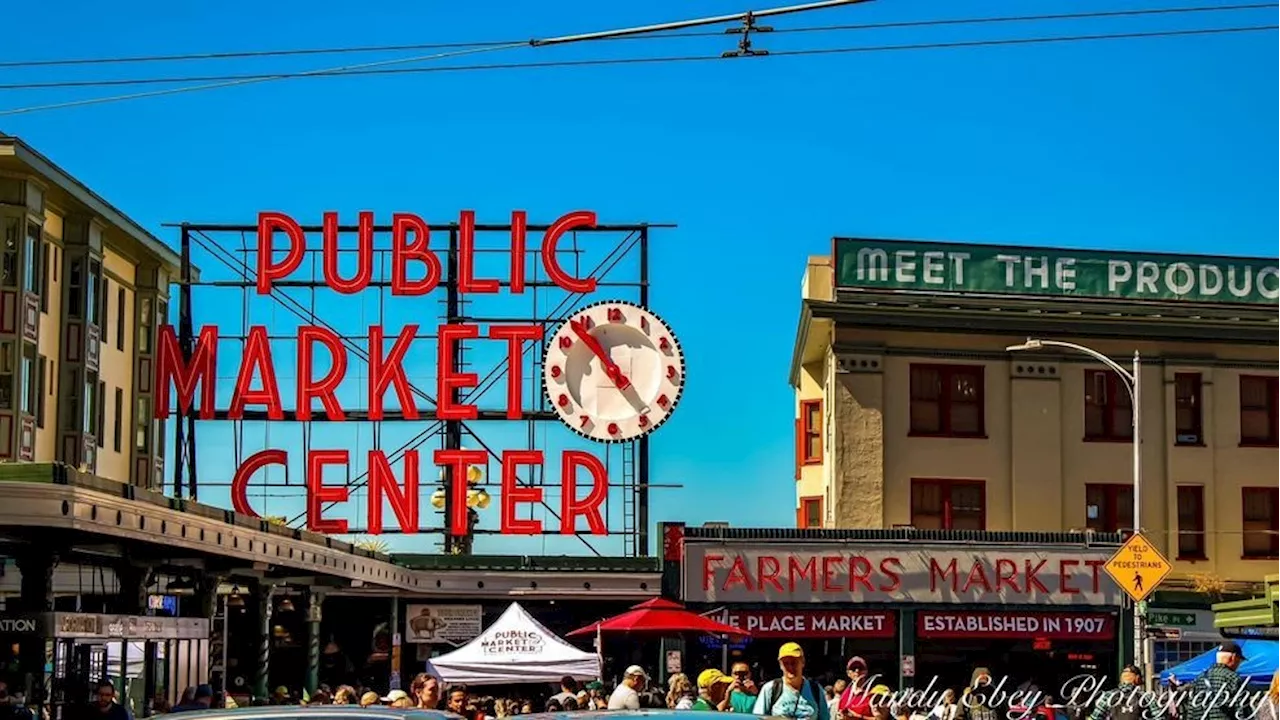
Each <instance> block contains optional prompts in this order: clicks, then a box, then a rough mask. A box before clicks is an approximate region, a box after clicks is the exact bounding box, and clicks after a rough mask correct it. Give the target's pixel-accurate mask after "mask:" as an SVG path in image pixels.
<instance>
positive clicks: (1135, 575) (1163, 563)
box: [1102, 533, 1173, 602]
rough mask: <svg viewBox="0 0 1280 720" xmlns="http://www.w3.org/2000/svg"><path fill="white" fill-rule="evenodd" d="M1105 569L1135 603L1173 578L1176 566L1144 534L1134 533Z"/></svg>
mask: <svg viewBox="0 0 1280 720" xmlns="http://www.w3.org/2000/svg"><path fill="white" fill-rule="evenodd" d="M1102 569H1103V570H1106V571H1107V574H1108V575H1110V576H1111V579H1112V580H1115V581H1116V584H1117V585H1119V586H1120V589H1121V590H1124V591H1125V592H1126V593H1127V594H1128V595H1129V597H1131V598H1133V601H1134V602H1142V601H1143V600H1144V599H1146V597H1147V596H1148V595H1150V594H1151V593H1152V592H1154V591H1155V589H1156V587H1157V586H1159V585H1160V581H1161V580H1164V579H1165V577H1167V576H1168V575H1169V571H1170V570H1172V569H1173V566H1172V565H1170V564H1169V561H1168V560H1166V559H1165V558H1164V555H1161V554H1160V551H1159V550H1157V549H1156V548H1155V546H1154V545H1152V544H1151V543H1150V542H1148V541H1147V539H1146V538H1145V537H1143V536H1142V533H1134V534H1133V536H1131V537H1130V538H1129V540H1128V541H1127V542H1126V543H1125V544H1124V545H1123V546H1122V547H1121V548H1120V549H1119V550H1117V551H1116V554H1115V555H1112V556H1111V559H1110V560H1108V561H1107V564H1106V565H1103V566H1102Z"/></svg>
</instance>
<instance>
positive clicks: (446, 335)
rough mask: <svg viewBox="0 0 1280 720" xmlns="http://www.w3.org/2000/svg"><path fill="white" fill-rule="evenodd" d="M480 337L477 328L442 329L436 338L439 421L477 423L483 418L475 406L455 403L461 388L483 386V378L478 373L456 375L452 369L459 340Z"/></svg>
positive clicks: (437, 413) (446, 326) (442, 327)
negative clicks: (454, 348)
mask: <svg viewBox="0 0 1280 720" xmlns="http://www.w3.org/2000/svg"><path fill="white" fill-rule="evenodd" d="M478 337H480V327H479V326H478V325H441V326H440V331H439V334H438V335H437V336H436V347H437V348H439V350H440V358H439V364H438V365H436V385H437V387H436V419H437V420H475V419H476V418H477V417H479V416H480V411H479V410H478V409H477V408H476V406H475V405H465V404H462V405H460V404H457V403H456V402H455V395H456V391H457V390H458V389H459V388H464V387H475V386H476V385H477V384H479V383H480V377H479V376H478V375H476V374H475V373H463V372H457V371H456V370H454V369H453V344H454V343H455V342H457V341H459V340H470V339H473V338H478Z"/></svg>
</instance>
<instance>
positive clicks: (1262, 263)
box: [835, 238, 1280, 305]
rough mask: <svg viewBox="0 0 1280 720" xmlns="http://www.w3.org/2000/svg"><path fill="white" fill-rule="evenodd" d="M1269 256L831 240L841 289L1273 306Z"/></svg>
mask: <svg viewBox="0 0 1280 720" xmlns="http://www.w3.org/2000/svg"><path fill="white" fill-rule="evenodd" d="M1276 265H1277V263H1276V261H1275V260H1274V259H1264V258H1231V257H1210V256H1192V255H1163V254H1140V253H1124V252H1114V253H1113V252H1096V251H1090V250H1055V249H1050V248H1030V247H999V246H995V245H966V244H958V243H922V242H902V241H897V240H858V239H844V238H840V239H837V240H836V241H835V284H836V287H837V288H841V289H861V290H908V291H911V290H914V291H922V292H956V293H975V294H987V295H1030V296H1054V297H1060V296H1068V297H1070V296H1074V297H1081V298H1098V299H1112V300H1181V301H1187V302H1198V303H1234V304H1248V305H1275V304H1276V300H1277V298H1280V273H1278V272H1277V268H1276Z"/></svg>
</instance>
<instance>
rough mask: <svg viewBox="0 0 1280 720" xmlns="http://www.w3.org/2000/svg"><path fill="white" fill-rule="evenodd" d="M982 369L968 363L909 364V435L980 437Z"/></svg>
mask: <svg viewBox="0 0 1280 720" xmlns="http://www.w3.org/2000/svg"><path fill="white" fill-rule="evenodd" d="M982 381H983V371H982V368H981V367H973V366H968V365H912V366H911V434H912V435H921V436H933V437H983V435H984V433H985V431H986V428H985V423H984V419H985V412H984V408H983V383H982Z"/></svg>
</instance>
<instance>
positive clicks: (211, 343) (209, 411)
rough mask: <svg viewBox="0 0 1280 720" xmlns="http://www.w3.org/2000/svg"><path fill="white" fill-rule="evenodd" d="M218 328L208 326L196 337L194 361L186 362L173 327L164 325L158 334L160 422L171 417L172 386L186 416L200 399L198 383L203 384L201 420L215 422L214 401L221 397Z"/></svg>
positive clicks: (157, 370) (192, 359)
mask: <svg viewBox="0 0 1280 720" xmlns="http://www.w3.org/2000/svg"><path fill="white" fill-rule="evenodd" d="M217 359H218V328H217V327H215V326H213V325H205V326H204V327H202V328H200V337H198V338H196V347H195V350H194V351H192V353H191V362H190V363H186V362H183V360H182V349H181V348H179V347H178V336H177V335H175V334H174V332H173V326H172V325H161V326H160V328H159V331H158V332H157V333H156V383H155V388H156V411H155V412H156V419H157V420H164V419H165V418H167V417H169V383H171V382H172V383H173V386H174V388H176V389H177V391H178V412H179V413H181V414H182V415H186V414H187V411H188V410H190V409H191V403H192V401H194V400H195V397H196V383H199V384H200V407H199V412H200V419H201V420H212V419H213V404H214V401H215V400H214V398H216V397H217V394H216V393H217V389H218V388H217V383H218V372H217Z"/></svg>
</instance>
